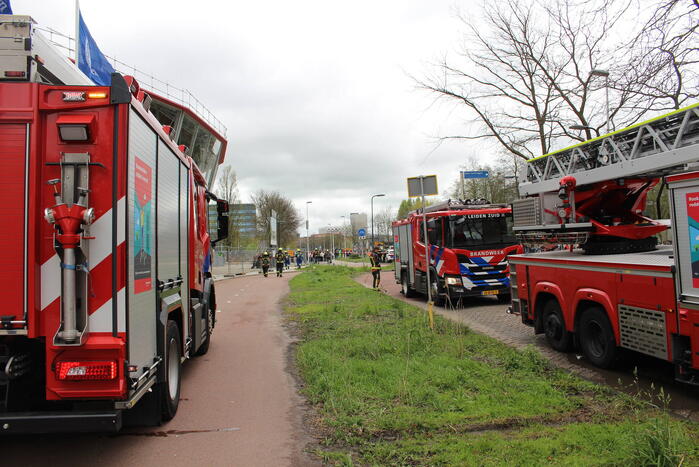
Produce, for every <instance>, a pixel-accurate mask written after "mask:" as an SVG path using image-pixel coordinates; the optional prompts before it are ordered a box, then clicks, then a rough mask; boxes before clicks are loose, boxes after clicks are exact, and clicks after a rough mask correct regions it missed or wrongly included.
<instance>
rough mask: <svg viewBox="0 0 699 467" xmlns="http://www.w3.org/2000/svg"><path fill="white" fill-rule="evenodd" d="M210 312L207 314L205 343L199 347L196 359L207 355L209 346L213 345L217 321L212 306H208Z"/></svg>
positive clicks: (195, 353) (195, 354)
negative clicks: (212, 340) (212, 339)
mask: <svg viewBox="0 0 699 467" xmlns="http://www.w3.org/2000/svg"><path fill="white" fill-rule="evenodd" d="M207 308H208V311H207V313H206V338H205V339H204V342H202V344H201V345H200V346H199V348H198V349H197V351H196V352H194V356H195V357H201V356H202V355H206V353H207V352H208V351H209V346H210V345H211V335H212V334H213V332H214V320H215V319H216V315H215V314H214V313H216V311H215V310H214V309H213V307H211V305H207Z"/></svg>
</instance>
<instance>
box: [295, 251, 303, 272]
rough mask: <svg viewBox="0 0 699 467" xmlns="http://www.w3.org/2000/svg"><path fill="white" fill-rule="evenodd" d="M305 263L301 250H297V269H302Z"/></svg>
mask: <svg viewBox="0 0 699 467" xmlns="http://www.w3.org/2000/svg"><path fill="white" fill-rule="evenodd" d="M302 262H303V256H302V255H301V249H300V248H299V249H297V250H296V269H301V263H302Z"/></svg>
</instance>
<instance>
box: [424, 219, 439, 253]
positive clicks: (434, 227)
mask: <svg viewBox="0 0 699 467" xmlns="http://www.w3.org/2000/svg"><path fill="white" fill-rule="evenodd" d="M427 238H429V240H430V245H437V246H441V245H442V218H441V217H438V218H436V219H430V220H428V221H427Z"/></svg>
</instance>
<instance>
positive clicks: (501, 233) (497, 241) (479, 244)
mask: <svg viewBox="0 0 699 467" xmlns="http://www.w3.org/2000/svg"><path fill="white" fill-rule="evenodd" d="M448 239H449V243H450V245H451V247H452V248H464V249H468V250H474V249H482V248H496V247H503V246H508V245H514V244H516V243H517V240H516V239H515V236H514V234H513V233H512V215H511V214H500V213H489V214H470V215H464V216H451V218H450V219H449V233H448Z"/></svg>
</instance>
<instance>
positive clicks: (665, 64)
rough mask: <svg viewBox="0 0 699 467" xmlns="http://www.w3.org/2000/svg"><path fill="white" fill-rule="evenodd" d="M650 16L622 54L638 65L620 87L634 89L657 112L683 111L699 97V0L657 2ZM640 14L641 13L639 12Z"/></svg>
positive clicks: (626, 75) (623, 79)
mask: <svg viewBox="0 0 699 467" xmlns="http://www.w3.org/2000/svg"><path fill="white" fill-rule="evenodd" d="M648 9H649V10H650V11H651V14H650V17H649V18H648V19H647V20H646V21H644V22H642V23H641V27H640V28H639V30H638V32H637V33H636V34H635V35H634V37H633V39H632V40H631V41H630V43H629V44H628V45H625V46H624V48H623V50H622V52H623V53H626V54H628V55H629V56H630V57H631V61H632V62H633V63H635V65H636V66H634V67H632V68H631V69H629V70H628V73H624V74H620V80H619V82H618V83H616V87H617V88H619V87H633V88H634V92H635V94H636V96H637V97H638V98H639V99H640V100H643V101H644V103H645V104H646V105H648V106H649V107H650V108H652V109H653V110H669V109H679V108H681V107H683V106H684V105H686V104H687V103H688V101H692V100H695V99H696V98H697V97H699V73H697V64H698V63H699V46H698V44H699V1H698V0H661V1H657V0H656V1H653V2H652V7H651V8H648ZM639 13H640V12H639Z"/></svg>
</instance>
